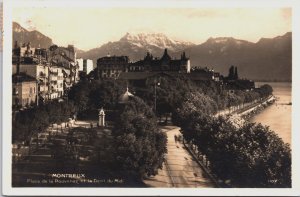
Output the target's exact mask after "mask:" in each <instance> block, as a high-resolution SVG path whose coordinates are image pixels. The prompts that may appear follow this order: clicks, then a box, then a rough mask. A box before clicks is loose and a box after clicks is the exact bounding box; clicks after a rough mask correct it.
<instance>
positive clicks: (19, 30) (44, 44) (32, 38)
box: [12, 22, 53, 48]
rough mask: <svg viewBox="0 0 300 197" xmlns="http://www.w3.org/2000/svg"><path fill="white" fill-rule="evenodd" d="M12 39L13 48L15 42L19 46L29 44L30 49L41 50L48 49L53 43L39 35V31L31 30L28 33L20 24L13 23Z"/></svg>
mask: <svg viewBox="0 0 300 197" xmlns="http://www.w3.org/2000/svg"><path fill="white" fill-rule="evenodd" d="M12 28H13V39H12V42H13V43H12V44H13V45H12V46H14V44H15V41H17V42H18V44H19V45H22V44H24V43H28V42H30V44H31V46H32V47H41V48H49V47H50V46H51V45H52V44H53V43H52V39H51V38H49V37H47V36H45V35H44V34H42V33H40V32H39V31H36V30H33V31H28V30H27V29H25V28H24V27H22V26H21V25H20V24H18V23H16V22H13V25H12Z"/></svg>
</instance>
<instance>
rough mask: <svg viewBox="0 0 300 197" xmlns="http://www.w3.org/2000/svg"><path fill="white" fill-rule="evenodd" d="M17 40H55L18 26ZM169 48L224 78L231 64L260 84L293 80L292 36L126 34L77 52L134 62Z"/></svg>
mask: <svg viewBox="0 0 300 197" xmlns="http://www.w3.org/2000/svg"><path fill="white" fill-rule="evenodd" d="M13 40H18V42H24V41H25V42H28V41H31V44H32V46H34V47H38V46H40V47H43V48H48V47H49V46H50V45H51V44H52V40H51V39H50V38H48V37H47V36H45V35H43V34H41V33H40V32H38V31H27V30H26V29H24V28H22V27H21V26H20V25H18V24H17V23H14V25H13ZM165 48H168V53H169V54H170V56H171V57H172V58H179V57H180V55H181V53H182V52H183V51H185V52H186V55H187V56H188V57H189V58H190V60H191V65H192V66H200V67H209V68H213V69H214V70H215V71H217V72H220V73H221V74H223V75H227V74H228V69H229V67H230V66H231V65H234V66H237V67H238V73H239V76H240V77H241V78H248V79H253V80H257V81H261V80H272V81H291V80H292V33H291V32H287V33H286V34H284V35H281V36H277V37H275V38H261V39H260V40H259V41H258V42H256V43H253V42H249V41H246V40H239V39H235V38H232V37H218V38H209V39H208V40H207V41H206V42H204V43H202V44H198V45H196V44H193V43H190V42H184V41H178V40H174V39H171V38H168V37H167V36H166V35H164V34H161V33H138V34H132V33H126V34H125V35H124V36H123V37H121V38H120V40H118V41H114V42H108V43H106V44H103V45H101V46H99V47H97V48H94V49H91V50H88V51H82V50H79V49H77V57H78V58H87V59H92V60H93V61H94V65H96V60H97V59H98V58H100V57H103V56H106V55H108V54H110V55H126V56H129V58H130V60H131V61H137V60H140V59H143V58H144V56H145V55H146V53H147V52H148V51H149V52H150V53H152V55H153V56H154V57H158V58H160V57H161V56H162V54H163V51H164V49H165Z"/></svg>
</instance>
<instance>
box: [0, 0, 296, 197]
mask: <svg viewBox="0 0 300 197" xmlns="http://www.w3.org/2000/svg"><path fill="white" fill-rule="evenodd" d="M99 2H102V3H95V1H94V2H90V3H86V4H80V1H74V5H70V6H68V4H72V3H71V1H67V0H65V1H64V3H65V4H63V3H59V2H58V1H54V3H53V2H52V3H51V2H50V1H28V3H26V1H24V2H21V1H13V3H12V4H11V19H10V20H8V21H9V22H8V23H9V25H8V27H9V28H10V30H9V31H11V32H9V31H7V32H4V39H5V36H10V39H8V40H5V41H6V42H9V43H8V44H7V45H10V47H11V48H9V54H10V59H9V61H8V60H7V61H8V62H9V64H6V65H5V67H6V70H9V72H8V73H10V74H9V77H8V78H9V79H10V82H9V83H10V85H9V86H7V87H9V88H7V89H8V92H6V94H10V97H9V99H10V101H9V102H11V103H6V105H8V106H7V108H9V110H10V111H8V112H5V114H6V115H8V116H9V120H10V121H9V122H6V124H9V127H8V128H10V129H9V130H5V132H7V133H9V136H10V139H7V141H8V143H9V144H10V146H9V149H10V150H9V151H11V152H10V154H11V158H10V161H9V167H10V171H9V173H10V176H11V177H10V179H8V180H9V181H10V183H8V185H10V187H11V188H12V189H14V188H15V189H18V188H91V189H92V188H148V189H151V188H173V189H174V188H193V189H195V190H196V191H198V190H201V189H208V188H214V189H216V190H218V189H222V188H227V189H228V188H231V189H233V188H236V189H238V188H248V189H249V188H250V189H251V188H252V189H254V188H264V189H266V188H276V189H282V188H286V189H292V186H293V181H294V177H293V175H292V155H293V156H294V154H292V152H293V148H292V147H293V146H292V145H293V144H292V142H293V139H292V136H293V135H292V130H293V126H292V118H293V117H292V107H293V105H294V103H293V99H292V81H293V80H292V75H293V74H292V63H293V59H292V48H293V28H292V26H293V24H292V11H293V8H292V6H260V7H253V6H248V7H247V6H224V7H221V6H207V7H205V6H201V4H199V5H198V4H197V3H195V1H182V2H183V4H180V1H173V2H176V3H177V4H175V6H167V2H166V1H164V3H162V4H161V5H159V3H157V4H158V5H153V4H149V3H148V4H147V3H145V5H144V6H143V5H141V3H136V1H133V2H129V4H126V3H123V4H122V6H120V5H118V3H116V4H114V3H112V4H107V3H103V1H99ZM189 2H190V3H191V2H194V4H189ZM81 3H82V2H81ZM135 3H136V4H135ZM80 5H82V6H80ZM176 5H177V6H176ZM181 5H183V6H181ZM192 5H195V6H192ZM264 5H266V4H264ZM4 50H8V49H7V48H5V49H4ZM6 75H7V74H6ZM7 82H8V81H6V82H5V83H7ZM5 83H4V84H3V85H4V86H5ZM293 95H294V93H293ZM2 162H4V161H2ZM6 162H7V161H6ZM293 165H294V164H293ZM40 191H41V190H40ZM44 195H45V194H44ZM65 195H67V193H66V194H65Z"/></svg>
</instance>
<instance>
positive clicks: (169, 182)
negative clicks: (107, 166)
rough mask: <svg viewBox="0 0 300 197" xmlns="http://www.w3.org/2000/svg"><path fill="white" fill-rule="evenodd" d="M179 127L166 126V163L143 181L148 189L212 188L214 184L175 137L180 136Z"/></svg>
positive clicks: (164, 129)
mask: <svg viewBox="0 0 300 197" xmlns="http://www.w3.org/2000/svg"><path fill="white" fill-rule="evenodd" d="M179 129H180V128H179V127H176V126H166V127H163V129H162V130H163V131H164V132H166V134H167V137H168V144H167V149H168V153H167V155H166V162H164V165H163V169H162V170H159V173H158V174H157V175H156V176H153V177H150V178H148V179H146V180H145V181H144V183H145V184H147V185H148V186H150V187H179V188H186V187H188V188H212V187H215V185H214V183H213V182H212V181H211V180H210V178H209V176H208V175H207V174H206V173H205V171H204V170H203V169H202V168H201V167H200V166H199V164H198V163H197V162H196V161H195V160H194V158H193V157H192V156H191V155H190V154H189V152H188V151H187V150H186V149H185V147H184V145H183V144H182V143H181V142H178V141H177V142H176V141H175V139H174V136H175V135H180V131H179Z"/></svg>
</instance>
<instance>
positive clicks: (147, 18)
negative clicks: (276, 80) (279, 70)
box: [13, 7, 292, 50]
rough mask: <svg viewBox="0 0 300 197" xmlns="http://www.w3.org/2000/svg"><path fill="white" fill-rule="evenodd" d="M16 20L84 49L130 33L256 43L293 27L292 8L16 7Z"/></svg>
mask: <svg viewBox="0 0 300 197" xmlns="http://www.w3.org/2000/svg"><path fill="white" fill-rule="evenodd" d="M13 21H16V22H18V23H20V24H21V25H22V26H23V27H25V28H27V29H29V30H34V29H36V30H38V31H40V32H42V33H43V34H45V35H47V36H49V37H50V38H52V41H53V42H54V43H55V44H58V45H61V46H66V45H68V44H74V45H75V47H77V48H79V49H83V50H88V49H91V48H95V47H99V46H101V45H102V44H104V43H107V42H109V41H117V40H119V39H120V38H121V37H122V36H123V35H125V34H126V32H133V33H139V32H152V33H154V32H155V33H164V34H166V35H167V36H168V37H171V38H173V39H175V40H184V41H190V42H193V43H195V44H200V43H202V42H205V41H206V40H207V39H208V38H209V37H234V38H237V39H244V40H248V41H252V42H257V41H258V40H259V39H260V38H261V37H267V38H272V37H275V36H278V35H282V34H284V33H286V32H288V31H292V24H291V9H290V8H206V9H203V8H195V9H192V8H88V7H84V8H78V7H72V8H53V7H52V8H28V7H26V8H14V9H13Z"/></svg>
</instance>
